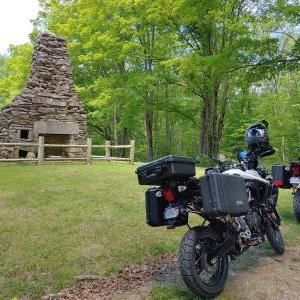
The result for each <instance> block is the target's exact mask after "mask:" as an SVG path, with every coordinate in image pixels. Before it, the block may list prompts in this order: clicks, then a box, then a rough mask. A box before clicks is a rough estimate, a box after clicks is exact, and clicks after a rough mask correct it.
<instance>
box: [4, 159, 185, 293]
mask: <svg viewBox="0 0 300 300" xmlns="http://www.w3.org/2000/svg"><path fill="white" fill-rule="evenodd" d="M135 168H136V167H135V166H132V165H129V164H127V163H106V162H102V163H94V164H92V165H85V164H76V165H75V164H74V165H70V164H67V165H66V164H63V165H41V166H35V165H10V164H1V165H0V224H1V226H0V270H1V272H0V291H1V292H0V295H1V296H0V298H1V299H7V298H10V297H13V296H16V297H21V296H23V297H28V298H29V297H30V298H39V297H40V296H41V295H43V294H45V293H49V292H51V293H53V292H57V291H59V290H60V289H62V288H64V287H66V286H69V285H70V284H73V283H74V282H75V279H74V276H75V275H78V274H99V275H103V274H109V273H112V272H116V271H117V270H119V269H120V268H122V267H123V266H127V265H131V264H133V263H137V262H139V261H141V260H142V259H143V258H145V257H152V256H155V255H159V254H160V253H162V252H166V251H176V250H177V248H178V243H179V240H180V237H181V236H182V234H183V232H184V231H185V228H180V229H177V230H175V231H168V232H167V231H166V230H165V229H162V228H157V229H153V228H150V227H148V226H147V225H146V224H145V209H144V191H145V189H146V187H141V186H139V185H138V183H137V179H136V175H135V173H134V171H135Z"/></svg>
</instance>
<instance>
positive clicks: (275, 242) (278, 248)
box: [266, 224, 285, 254]
mask: <svg viewBox="0 0 300 300" xmlns="http://www.w3.org/2000/svg"><path fill="white" fill-rule="evenodd" d="M266 236H267V238H268V240H269V242H270V244H271V246H272V248H273V249H274V250H275V252H276V253H278V254H283V253H284V250H285V246H284V240H283V237H282V234H281V231H280V229H279V227H276V228H275V226H274V225H272V224H267V228H266Z"/></svg>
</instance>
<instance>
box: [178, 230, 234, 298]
mask: <svg viewBox="0 0 300 300" xmlns="http://www.w3.org/2000/svg"><path fill="white" fill-rule="evenodd" d="M220 242H221V241H220V237H219V234H218V233H217V232H216V231H214V230H213V229H211V228H203V227H194V228H192V229H190V230H189V231H188V232H186V234H185V235H184V237H183V238H182V241H181V244H180V251H179V266H180V271H181V275H182V278H183V280H184V282H185V283H186V285H187V286H188V288H189V289H190V290H191V291H192V292H193V293H194V294H196V295H197V296H201V297H204V298H214V297H216V296H217V295H218V294H220V293H221V292H222V290H223V288H224V285H225V283H226V280H227V277H228V268H229V262H228V256H227V255H224V256H222V257H218V258H213V259H210V255H209V254H210V251H212V250H213V249H215V248H216V247H217V245H218V243H220Z"/></svg>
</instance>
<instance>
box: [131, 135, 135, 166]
mask: <svg viewBox="0 0 300 300" xmlns="http://www.w3.org/2000/svg"><path fill="white" fill-rule="evenodd" d="M134 148H135V140H131V141H130V163H132V164H133V163H134Z"/></svg>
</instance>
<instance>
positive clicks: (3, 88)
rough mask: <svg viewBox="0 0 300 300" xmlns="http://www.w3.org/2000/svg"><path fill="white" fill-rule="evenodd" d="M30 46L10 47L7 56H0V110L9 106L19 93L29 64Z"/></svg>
mask: <svg viewBox="0 0 300 300" xmlns="http://www.w3.org/2000/svg"><path fill="white" fill-rule="evenodd" d="M31 54H32V46H31V45H30V44H24V45H18V46H11V47H10V48H9V51H8V54H7V55H2V56H0V108H1V107H2V106H5V105H6V104H9V103H10V102H11V101H12V99H13V98H14V97H15V96H16V95H17V94H18V93H19V92H20V91H21V89H22V87H24V85H25V81H26V79H27V76H28V73H29V70H30V63H31Z"/></svg>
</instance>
